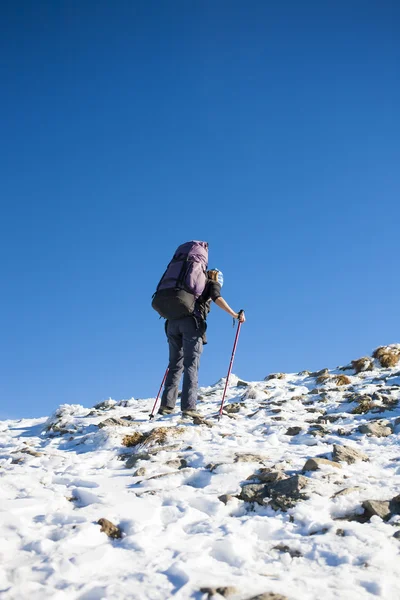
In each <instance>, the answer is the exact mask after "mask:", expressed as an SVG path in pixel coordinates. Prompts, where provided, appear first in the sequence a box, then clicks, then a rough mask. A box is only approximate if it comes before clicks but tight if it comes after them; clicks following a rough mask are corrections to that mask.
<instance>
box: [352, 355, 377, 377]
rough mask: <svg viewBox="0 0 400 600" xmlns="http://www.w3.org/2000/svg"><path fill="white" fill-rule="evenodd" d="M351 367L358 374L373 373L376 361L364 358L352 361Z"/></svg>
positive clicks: (367, 357)
mask: <svg viewBox="0 0 400 600" xmlns="http://www.w3.org/2000/svg"><path fill="white" fill-rule="evenodd" d="M351 366H352V367H353V369H354V370H355V372H356V373H361V372H362V371H372V370H373V368H374V361H373V360H372V358H370V357H369V356H363V357H362V358H358V359H357V360H352V361H351Z"/></svg>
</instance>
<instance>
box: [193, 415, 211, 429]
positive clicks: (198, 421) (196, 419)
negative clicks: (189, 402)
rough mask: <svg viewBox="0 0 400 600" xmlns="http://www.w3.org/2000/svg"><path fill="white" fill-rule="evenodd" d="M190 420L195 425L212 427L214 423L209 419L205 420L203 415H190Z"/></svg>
mask: <svg viewBox="0 0 400 600" xmlns="http://www.w3.org/2000/svg"><path fill="white" fill-rule="evenodd" d="M192 420H193V423H194V424H195V425H206V427H214V423H211V421H207V420H206V419H204V418H203V417H197V416H196V417H192Z"/></svg>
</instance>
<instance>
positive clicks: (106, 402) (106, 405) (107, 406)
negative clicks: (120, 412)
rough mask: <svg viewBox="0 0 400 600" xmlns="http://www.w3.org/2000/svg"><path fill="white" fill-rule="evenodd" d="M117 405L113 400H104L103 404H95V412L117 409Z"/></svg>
mask: <svg viewBox="0 0 400 600" xmlns="http://www.w3.org/2000/svg"><path fill="white" fill-rule="evenodd" d="M115 405H116V401H115V400H111V398H110V399H109V400H103V401H102V402H99V403H98V404H95V405H94V406H93V408H94V409H95V410H108V409H110V408H115Z"/></svg>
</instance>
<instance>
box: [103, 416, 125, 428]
mask: <svg viewBox="0 0 400 600" xmlns="http://www.w3.org/2000/svg"><path fill="white" fill-rule="evenodd" d="M132 425H133V423H130V422H129V420H127V419H120V418H119V417H110V418H109V419H106V420H105V421H102V422H101V423H99V424H98V426H97V427H99V429H103V427H132Z"/></svg>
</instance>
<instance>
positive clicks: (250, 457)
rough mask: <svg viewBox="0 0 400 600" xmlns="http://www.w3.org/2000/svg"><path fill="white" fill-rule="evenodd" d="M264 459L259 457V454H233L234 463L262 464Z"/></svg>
mask: <svg viewBox="0 0 400 600" xmlns="http://www.w3.org/2000/svg"><path fill="white" fill-rule="evenodd" d="M265 460H266V459H265V457H264V456H260V455H259V454H235V460H234V462H235V463H238V462H257V463H264V462H265Z"/></svg>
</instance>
